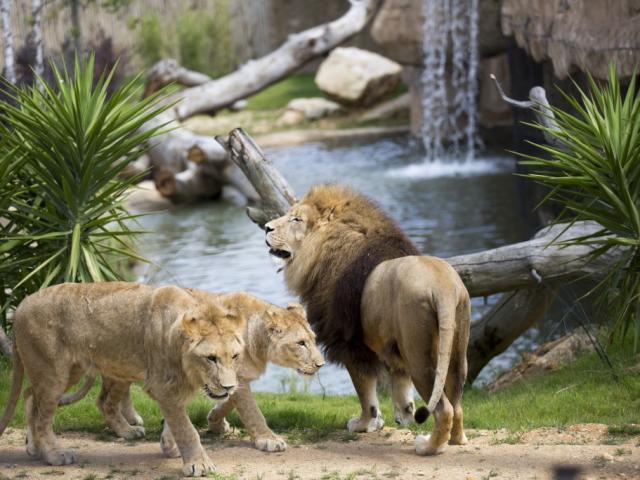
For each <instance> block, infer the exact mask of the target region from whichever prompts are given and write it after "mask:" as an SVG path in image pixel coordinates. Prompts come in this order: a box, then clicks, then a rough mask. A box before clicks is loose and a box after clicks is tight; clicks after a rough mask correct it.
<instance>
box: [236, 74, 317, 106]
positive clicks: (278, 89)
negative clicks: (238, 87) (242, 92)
mask: <svg viewBox="0 0 640 480" xmlns="http://www.w3.org/2000/svg"><path fill="white" fill-rule="evenodd" d="M313 79H314V74H313V73H297V74H295V75H290V76H289V77H287V78H285V79H284V80H281V81H279V82H277V83H274V84H273V85H271V86H269V87H267V88H265V89H264V90H262V91H261V92H258V93H256V94H255V95H253V96H251V97H249V98H248V99H247V100H248V105H247V108H248V109H249V110H276V109H278V108H283V107H285V106H286V105H287V103H289V100H292V99H294V98H301V97H323V96H324V94H323V93H322V92H321V91H320V90H319V89H318V87H316V84H315V82H314V80H313Z"/></svg>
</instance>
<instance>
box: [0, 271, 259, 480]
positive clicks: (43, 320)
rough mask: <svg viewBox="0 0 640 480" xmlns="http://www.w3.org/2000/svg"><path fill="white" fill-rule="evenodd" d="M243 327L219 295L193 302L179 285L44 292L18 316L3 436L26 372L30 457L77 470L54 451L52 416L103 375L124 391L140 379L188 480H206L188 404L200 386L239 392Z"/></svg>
mask: <svg viewBox="0 0 640 480" xmlns="http://www.w3.org/2000/svg"><path fill="white" fill-rule="evenodd" d="M245 324H246V319H245V318H244V317H243V316H241V315H237V314H236V313H231V312H229V311H228V310H227V309H225V308H224V306H223V305H222V303H221V302H220V301H219V300H217V299H216V298H215V297H210V298H205V297H199V298H196V297H195V296H194V295H193V294H192V293H190V292H189V291H188V290H185V289H182V288H178V287H174V286H170V287H160V288H153V287H149V286H145V285H139V284H134V283H125V282H113V283H93V284H62V285H57V286H54V287H49V288H46V289H44V290H41V291H39V292H37V293H35V294H33V295H30V296H29V297H27V298H26V299H25V300H23V301H22V303H21V304H20V305H19V306H18V308H17V309H16V311H15V315H14V327H13V328H14V335H15V349H14V359H13V360H14V367H13V380H12V382H13V383H12V388H11V393H10V398H9V402H8V404H7V407H6V411H5V413H4V415H3V417H2V419H0V434H1V433H2V432H3V431H4V429H5V428H6V426H7V424H8V423H9V421H10V419H11V417H12V415H13V412H14V410H15V406H16V403H17V400H18V397H19V395H20V391H21V390H22V380H23V375H24V373H25V372H26V374H27V377H28V378H29V382H30V386H29V388H28V389H27V390H26V392H25V415H26V420H27V425H28V426H27V428H28V432H27V439H28V445H27V452H28V453H29V455H32V456H38V457H41V458H42V459H43V460H44V461H45V462H47V463H49V464H51V465H65V464H70V463H73V462H74V461H75V453H74V452H73V451H72V450H65V449H61V448H60V447H59V446H58V443H57V441H56V437H55V435H54V433H53V424H52V420H53V415H54V413H55V409H56V407H57V405H58V401H59V400H60V398H61V397H62V394H63V393H64V392H65V391H66V390H67V389H68V388H69V387H70V386H72V385H74V384H76V383H77V382H78V380H79V379H80V378H81V377H82V375H84V374H87V373H88V374H91V373H93V372H95V371H99V372H100V373H101V374H102V375H103V376H104V377H106V378H109V379H112V380H113V381H114V382H117V383H121V384H126V385H128V384H129V383H131V382H133V381H144V385H145V390H146V391H147V393H148V394H149V395H150V396H151V397H152V398H154V399H155V400H156V401H157V402H158V403H159V404H160V408H161V410H162V413H163V414H164V417H165V419H166V422H167V423H168V424H169V425H170V427H171V431H172V432H173V434H174V436H175V439H176V443H177V445H178V448H179V450H180V454H181V455H182V459H183V462H184V466H183V473H184V474H185V475H188V476H202V475H207V474H208V473H209V472H211V471H212V470H213V469H214V465H213V463H212V462H211V460H209V457H208V456H207V454H206V453H205V451H204V449H203V448H202V446H201V444H200V437H199V435H198V432H197V431H196V430H195V428H194V427H193V425H192V424H191V422H190V420H189V417H188V416H187V412H186V410H185V406H186V403H187V401H188V400H189V399H190V398H191V397H192V396H193V395H194V394H195V393H196V392H197V391H198V390H199V389H201V388H204V389H205V391H206V392H207V393H208V394H209V396H211V397H213V398H217V399H224V398H227V397H228V396H229V395H231V394H233V393H234V391H235V389H236V386H237V378H236V370H237V369H238V366H239V365H240V363H241V355H242V352H243V350H244V342H243V338H242V337H243V331H244V327H245ZM120 420H121V421H122V424H123V425H128V424H127V422H126V420H125V419H124V418H121V419H120ZM128 428H141V427H133V426H130V425H129V426H128Z"/></svg>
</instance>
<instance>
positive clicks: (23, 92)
mask: <svg viewBox="0 0 640 480" xmlns="http://www.w3.org/2000/svg"><path fill="white" fill-rule="evenodd" d="M93 70H94V61H93V57H91V58H89V59H88V60H87V61H86V63H85V64H84V65H80V63H79V62H78V60H77V59H76V62H75V65H74V68H73V73H69V71H68V69H67V68H66V67H64V68H63V69H58V68H56V67H55V66H53V75H54V81H53V83H52V84H51V85H47V84H46V83H44V82H40V85H41V89H39V88H38V87H37V86H34V87H27V88H19V87H14V86H9V87H8V88H9V92H8V94H9V96H10V99H11V102H10V103H4V104H2V105H0V122H1V125H0V136H1V137H2V143H1V144H0V301H2V304H0V308H1V310H0V312H1V313H2V315H1V320H2V323H3V326H5V327H6V326H7V325H6V323H7V312H8V311H9V310H11V308H12V307H14V306H16V305H17V303H19V301H20V300H21V299H22V298H23V297H24V296H25V295H27V294H29V293H32V292H34V291H36V290H38V289H40V288H43V287H45V286H48V285H50V284H54V283H60V282H91V281H94V282H97V281H104V280H117V279H119V278H120V277H121V275H120V274H119V273H118V271H117V269H116V268H114V259H119V258H140V257H139V256H138V255H137V254H136V252H135V251H134V250H133V248H132V243H131V240H132V237H133V236H134V235H135V234H136V233H138V231H137V230H135V226H133V227H132V225H134V223H132V222H133V221H134V220H135V217H136V216H135V215H132V214H131V213H129V212H128V211H127V210H126V209H125V208H124V207H123V204H122V201H123V198H124V196H125V195H126V192H127V191H128V189H129V188H130V187H132V186H133V185H134V184H135V183H136V181H137V180H138V179H136V178H129V179H122V178H120V177H119V174H120V173H121V172H122V171H123V170H124V169H125V168H126V167H127V165H128V164H130V163H131V162H132V161H133V160H135V159H136V158H138V156H140V155H141V154H142V153H143V152H144V151H145V150H146V149H147V148H148V145H149V140H150V139H151V138H152V137H153V136H154V135H156V134H158V133H159V132H160V131H161V130H162V129H163V126H156V127H153V128H145V129H140V127H141V126H142V125H143V124H144V123H146V122H147V121H148V120H150V119H152V118H153V117H155V116H156V115H158V114H159V113H160V112H162V111H163V110H164V109H166V108H167V106H161V105H159V103H158V95H155V96H152V97H149V98H146V99H144V100H141V101H138V96H139V88H138V87H137V85H139V83H140V82H139V81H138V80H139V79H138V78H134V79H132V80H131V81H130V82H128V83H126V84H125V85H123V86H121V87H120V88H118V89H117V90H116V91H115V92H114V93H113V94H112V95H111V96H108V95H107V88H108V86H109V82H110V80H111V78H112V75H113V70H112V71H111V72H110V73H108V74H105V75H102V76H101V77H100V78H99V79H98V81H97V82H96V84H95V85H94V84H93Z"/></svg>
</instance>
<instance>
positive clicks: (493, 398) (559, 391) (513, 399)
mask: <svg viewBox="0 0 640 480" xmlns="http://www.w3.org/2000/svg"><path fill="white" fill-rule="evenodd" d="M631 349H632V346H631V342H627V344H626V345H625V346H623V347H616V350H614V351H612V352H610V356H611V359H612V361H613V364H614V365H615V368H614V370H611V369H610V368H608V367H607V366H605V365H604V364H603V363H602V362H601V361H600V360H599V358H598V357H597V356H596V354H593V353H589V354H585V355H582V356H581V357H580V358H579V359H578V360H577V361H576V362H574V363H573V364H571V365H569V366H567V367H565V368H563V369H561V370H559V371H556V372H551V373H548V374H546V375H544V376H541V377H538V378H536V379H533V380H530V381H525V382H521V383H520V384H516V385H514V386H511V387H508V388H506V389H504V390H502V391H500V392H497V393H494V394H489V393H487V392H485V391H482V390H477V389H471V390H469V391H467V392H466V393H465V397H464V409H465V424H466V426H467V427H468V428H478V429H500V428H505V429H507V430H508V431H509V432H511V433H512V435H511V436H509V437H507V438H508V440H507V442H508V443H511V442H513V443H517V442H518V441H519V438H520V436H521V435H522V432H524V431H527V430H530V429H533V428H537V427H558V428H562V427H566V426H569V425H572V424H576V423H591V422H595V423H604V424H606V425H609V436H610V439H611V441H612V443H614V444H615V443H616V442H617V439H620V438H628V437H635V436H640V375H638V374H637V373H632V372H631V371H630V367H632V366H633V365H635V364H637V362H638V358H637V357H635V358H634V356H633V355H632V354H631ZM10 370H11V368H10V364H9V363H8V362H7V361H6V360H3V361H0V406H2V407H3V406H4V405H5V404H6V402H7V397H8V393H9V388H10ZM568 387H571V388H568ZM97 394H98V386H97V385H96V386H94V388H93V389H92V390H91V391H90V392H89V394H88V395H87V397H86V398H85V399H84V400H82V401H80V402H78V403H76V404H73V405H69V406H66V407H62V408H59V409H58V411H57V413H56V417H55V424H54V425H55V429H56V431H68V430H75V431H83V432H89V433H95V434H96V435H97V437H98V438H111V433H110V431H109V430H108V429H107V427H106V425H105V423H104V421H103V419H102V418H101V416H100V414H99V413H98V410H97V408H96V407H95V406H94V402H95V398H96V396H97ZM132 396H133V400H134V403H135V406H136V408H137V410H138V412H139V413H140V414H141V415H142V417H143V418H144V419H145V427H146V430H147V438H149V439H158V438H159V434H160V431H161V425H160V421H161V413H160V410H159V408H158V406H157V404H156V403H155V402H153V401H152V400H151V399H150V398H149V397H147V396H146V394H144V392H142V389H141V387H140V386H138V385H134V386H133V387H132ZM256 398H257V400H258V403H259V405H260V408H261V409H262V411H263V413H264V415H265V417H266V418H267V420H268V422H269V425H270V426H271V427H272V428H273V430H275V431H276V432H278V433H281V434H284V435H285V436H286V437H287V439H288V441H289V442H290V443H292V444H299V443H314V442H317V441H321V440H324V439H327V438H332V439H334V440H338V441H344V442H349V441H353V440H355V439H356V438H357V435H352V434H349V433H348V432H347V431H346V430H345V428H344V427H345V423H346V421H347V419H348V418H349V417H351V416H353V415H356V414H358V413H359V409H360V407H359V403H358V400H357V398H356V397H355V396H344V397H342V396H328V397H322V396H321V395H314V394H307V393H288V394H270V393H258V394H256ZM210 408H211V402H210V401H209V400H208V399H206V398H205V397H204V396H202V395H199V396H198V397H197V398H196V399H195V400H194V401H193V402H192V403H191V404H190V406H189V415H190V416H191V419H192V421H193V422H194V424H195V425H196V426H197V427H198V428H201V429H204V428H206V424H207V421H206V416H207V413H208V411H209V409H210ZM381 409H382V413H383V415H384V418H385V420H386V424H387V425H393V413H392V406H391V401H390V400H389V398H385V397H383V398H382V399H381ZM229 421H230V423H231V425H232V426H234V427H235V428H237V429H240V430H241V429H242V425H241V423H240V421H239V419H238V417H237V415H236V414H235V413H234V414H232V415H231V416H230V418H229ZM12 426H14V427H23V426H24V416H23V411H22V406H21V405H19V408H18V411H17V413H16V415H15V416H14V418H13V422H12ZM430 428H431V420H429V421H428V422H427V423H426V424H423V425H421V426H413V427H412V429H414V430H416V431H425V430H429V429H430ZM209 440H211V441H213V437H212V438H211V439H209V436H205V437H204V441H209Z"/></svg>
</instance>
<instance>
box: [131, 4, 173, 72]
mask: <svg viewBox="0 0 640 480" xmlns="http://www.w3.org/2000/svg"><path fill="white" fill-rule="evenodd" d="M137 27H138V31H137V35H136V47H135V48H136V53H137V54H138V55H139V56H140V58H141V60H142V63H143V64H144V65H145V66H146V67H150V66H151V65H153V64H154V63H156V62H157V61H159V60H161V59H162V58H164V57H166V56H167V51H168V46H167V43H166V39H167V35H166V31H164V30H165V28H164V26H163V25H161V23H160V19H159V18H158V15H156V14H155V13H152V14H149V15H145V16H143V17H140V19H139V21H138V26H137Z"/></svg>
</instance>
